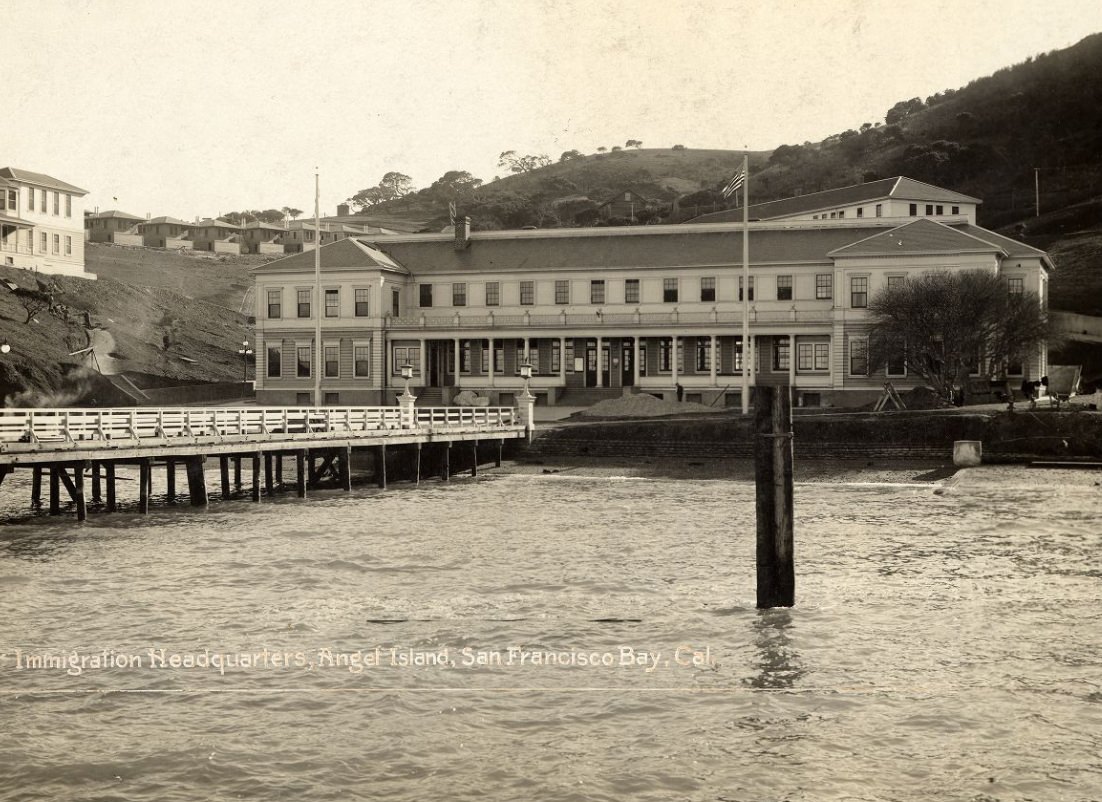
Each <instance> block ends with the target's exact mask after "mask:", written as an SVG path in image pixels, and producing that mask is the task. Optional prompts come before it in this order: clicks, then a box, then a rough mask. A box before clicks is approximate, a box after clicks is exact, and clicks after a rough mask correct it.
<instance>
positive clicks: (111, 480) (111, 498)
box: [106, 462, 118, 512]
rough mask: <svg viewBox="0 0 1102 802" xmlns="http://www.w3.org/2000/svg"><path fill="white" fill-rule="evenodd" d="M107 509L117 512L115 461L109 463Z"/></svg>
mask: <svg viewBox="0 0 1102 802" xmlns="http://www.w3.org/2000/svg"><path fill="white" fill-rule="evenodd" d="M106 479H107V511H108V512H115V511H116V510H117V509H118V504H117V503H116V502H115V463H113V462H108V463H107V477H106Z"/></svg>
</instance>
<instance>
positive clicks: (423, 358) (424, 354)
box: [418, 338, 429, 387]
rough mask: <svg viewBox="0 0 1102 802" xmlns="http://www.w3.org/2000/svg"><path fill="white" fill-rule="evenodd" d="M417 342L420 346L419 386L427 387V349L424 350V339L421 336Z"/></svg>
mask: <svg viewBox="0 0 1102 802" xmlns="http://www.w3.org/2000/svg"><path fill="white" fill-rule="evenodd" d="M418 342H419V344H420V346H421V365H420V367H419V370H420V376H421V385H420V386H421V387H428V386H429V361H428V359H427V358H426V357H427V356H428V351H427V350H426V347H425V340H424V339H423V338H422V339H421V340H419V341H418Z"/></svg>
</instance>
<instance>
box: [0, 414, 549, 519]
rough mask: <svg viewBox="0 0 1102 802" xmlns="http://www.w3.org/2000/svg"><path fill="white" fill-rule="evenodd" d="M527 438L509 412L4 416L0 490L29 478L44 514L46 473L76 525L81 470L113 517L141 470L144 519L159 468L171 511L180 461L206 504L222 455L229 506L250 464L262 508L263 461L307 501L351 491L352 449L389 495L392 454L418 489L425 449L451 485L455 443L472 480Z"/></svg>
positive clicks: (196, 497) (56, 509)
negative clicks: (132, 469) (129, 479)
mask: <svg viewBox="0 0 1102 802" xmlns="http://www.w3.org/2000/svg"><path fill="white" fill-rule="evenodd" d="M529 419H530V418H529ZM528 429H529V424H527V423H525V422H524V420H523V416H521V415H518V411H517V410H515V409H513V408H510V407H420V408H418V407H414V406H412V405H409V406H401V407H319V408H307V407H287V408H264V407H241V408H189V407H183V408H159V409H156V408H133V409H3V410H0V482H2V481H3V480H4V478H5V477H6V476H7V475H8V474H10V473H11V472H13V471H14V470H16V469H19V468H25V469H30V470H32V471H33V482H32V491H31V505H32V506H33V507H37V506H39V505H40V504H41V485H42V476H43V474H44V473H47V474H48V476H49V481H50V512H51V513H53V514H60V507H61V498H60V496H61V488H62V487H64V488H65V490H66V491H67V493H68V495H69V497H70V498H71V500H72V501H73V502H74V504H75V507H76V514H77V518H78V520H84V518H85V517H86V515H87V509H88V504H87V502H86V499H85V490H84V478H85V473H86V472H90V475H91V478H92V501H93V502H94V503H96V504H99V503H100V502H101V501H102V498H101V492H100V491H101V473H102V474H103V475H104V479H105V481H106V489H107V496H106V505H105V508H106V510H107V511H109V512H113V511H115V510H116V509H117V504H116V499H115V468H116V466H117V465H119V464H123V465H131V466H134V465H136V466H137V467H138V469H139V491H140V492H139V497H140V500H139V510H140V511H141V512H147V511H148V509H149V497H150V495H151V489H152V475H153V470H154V468H155V467H156V466H163V467H164V468H165V483H166V489H167V495H168V499H169V501H170V502H174V501H175V499H176V488H175V484H176V466H177V465H178V464H183V465H184V466H185V467H186V469H187V482H188V495H189V496H190V499H191V503H192V504H193V505H205V504H206V503H207V489H206V477H205V471H204V464H205V463H206V461H207V459H208V458H209V457H218V458H219V463H220V474H221V491H222V496H223V497H229V496H231V495H232V494H233V490H232V489H231V488H236V489H237V490H240V489H241V488H242V482H241V476H242V466H241V463H242V460H243V459H244V460H247V461H251V463H252V471H251V480H252V497H253V500H259V499H260V481H261V480H260V476H261V462H262V461H263V463H264V470H263V475H264V485H265V488H266V490H267V492H268V493H272V492H274V490H275V488H276V486H277V485H278V486H282V484H283V482H282V473H283V458H284V457H293V458H294V459H295V465H296V468H297V470H296V480H295V481H296V489H297V490H298V494H299V495H300V496H304V495H305V494H306V489H307V488H308V487H311V486H316V485H317V484H319V483H320V482H321V481H322V480H323V479H325V478H329V479H332V480H334V481H336V483H337V485H338V486H340V487H344V488H346V489H350V488H351V478H350V477H351V460H352V455H353V452H354V451H369V452H370V453H371V454H372V455H373V459H374V474H375V478H376V482H377V484H378V485H379V486H380V487H385V485H386V463H387V449H388V447H398V448H397V449H396V450H399V451H402V452H403V455H402V456H403V459H402V460H401V462H402V463H403V464H409V465H411V466H412V471H413V476H412V477H411V478H413V479H415V480H419V479H420V478H421V476H422V449H423V448H425V447H426V446H428V447H429V448H430V449H431V450H432V452H433V455H432V456H433V460H431V461H432V462H433V463H434V464H435V466H434V469H435V470H436V471H438V472H439V474H440V475H441V476H442V477H443V478H445V479H446V478H447V477H448V475H449V474H450V472H451V461H452V460H451V451H452V448H453V446H455V445H456V444H463V443H466V444H470V445H469V451H470V455H471V456H470V458H469V459H467V457H466V455H464V457H463V461H464V462H465V463H468V467H470V469H471V470H472V471H477V468H478V463H479V454H478V446H479V444H480V443H494V444H496V446H497V450H496V458H495V459H496V461H500V458H501V449H502V447H503V445H504V443H505V441H506V440H512V439H521V438H524V437H526V436H527V433H528ZM401 447H404V448H401ZM231 463H232V468H233V482H232V484H231V481H230V467H231ZM409 472H410V471H408V470H407V471H405V473H409Z"/></svg>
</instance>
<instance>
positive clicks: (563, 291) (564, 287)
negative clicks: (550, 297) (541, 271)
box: [555, 280, 570, 304]
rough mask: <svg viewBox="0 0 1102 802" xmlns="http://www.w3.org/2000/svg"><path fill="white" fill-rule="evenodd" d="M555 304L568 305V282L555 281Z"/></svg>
mask: <svg viewBox="0 0 1102 802" xmlns="http://www.w3.org/2000/svg"><path fill="white" fill-rule="evenodd" d="M555 303H557V304H568V303H570V282H569V281H562V280H556V281H555Z"/></svg>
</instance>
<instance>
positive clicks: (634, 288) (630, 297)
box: [624, 278, 639, 304]
mask: <svg viewBox="0 0 1102 802" xmlns="http://www.w3.org/2000/svg"><path fill="white" fill-rule="evenodd" d="M624 303H626V304H637V303H639V279H637V278H629V279H627V280H626V281H625V282H624Z"/></svg>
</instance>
